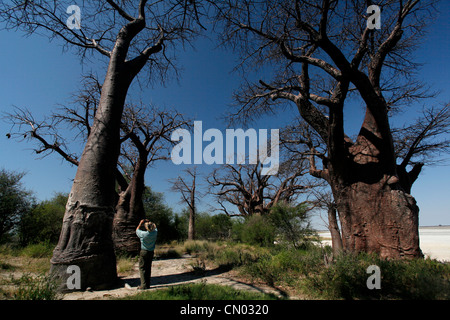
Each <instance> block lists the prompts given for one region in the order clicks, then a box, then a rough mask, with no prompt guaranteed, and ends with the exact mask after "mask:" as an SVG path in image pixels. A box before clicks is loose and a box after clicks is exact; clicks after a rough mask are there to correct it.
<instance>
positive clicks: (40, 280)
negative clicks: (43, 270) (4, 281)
mask: <svg viewBox="0 0 450 320" xmlns="http://www.w3.org/2000/svg"><path fill="white" fill-rule="evenodd" d="M12 283H13V284H14V285H16V286H18V289H17V290H16V292H15V293H14V294H13V299H14V300H55V299H58V298H59V294H58V291H57V289H58V285H57V283H56V282H55V281H54V280H53V279H52V278H51V277H50V276H47V275H38V276H31V275H29V274H24V275H22V277H20V278H19V279H12Z"/></svg>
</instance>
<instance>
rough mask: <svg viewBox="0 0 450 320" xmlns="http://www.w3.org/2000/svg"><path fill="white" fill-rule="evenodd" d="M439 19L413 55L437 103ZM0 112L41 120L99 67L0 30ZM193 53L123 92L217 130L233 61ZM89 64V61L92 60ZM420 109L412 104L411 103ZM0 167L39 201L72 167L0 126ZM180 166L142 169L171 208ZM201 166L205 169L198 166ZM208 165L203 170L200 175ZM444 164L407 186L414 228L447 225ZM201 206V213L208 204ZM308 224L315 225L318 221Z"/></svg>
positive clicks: (447, 38)
mask: <svg viewBox="0 0 450 320" xmlns="http://www.w3.org/2000/svg"><path fill="white" fill-rule="evenodd" d="M440 11H441V14H440V15H439V17H438V19H437V20H436V21H435V23H434V25H433V26H431V28H430V33H429V34H428V36H427V37H426V38H425V41H424V43H423V45H422V46H421V47H420V49H419V50H418V51H417V53H416V54H417V60H418V61H419V62H423V63H425V65H424V66H423V68H422V69H421V71H420V73H419V74H420V77H421V78H422V80H424V82H426V83H429V84H431V85H432V87H433V88H434V89H437V90H441V91H442V93H441V95H440V96H439V97H438V99H437V101H439V102H444V101H450V89H449V88H450V81H449V80H450V79H449V78H450V77H449V71H450V62H449V54H450V4H449V1H443V2H442V3H441V5H440ZM0 44H1V47H0V97H1V102H0V111H1V112H4V111H7V112H11V111H12V110H13V105H16V106H18V107H27V108H28V109H29V110H31V111H32V112H33V114H34V115H35V117H36V118H37V119H41V118H42V117H44V116H45V115H49V114H50V113H51V111H52V110H54V108H55V107H56V106H57V104H59V103H66V102H67V101H68V99H69V97H70V95H71V94H72V93H74V92H75V91H76V90H77V89H78V88H79V86H80V79H81V77H80V75H81V74H82V73H83V72H88V71H90V70H92V71H96V72H98V73H99V74H103V72H102V71H101V68H104V64H103V63H97V64H94V63H90V62H87V63H85V64H84V65H83V64H81V62H80V59H79V58H78V57H77V56H75V55H74V54H73V53H71V52H70V51H68V52H63V51H62V48H61V46H60V44H61V43H60V42H58V41H54V42H49V41H48V40H47V38H45V37H41V36H31V37H24V36H23V34H21V33H20V32H7V31H0ZM195 47H196V50H191V49H187V51H186V52H185V53H182V54H180V55H179V61H178V64H179V65H180V66H181V67H182V68H183V71H182V72H181V78H180V79H179V81H178V82H177V81H171V82H169V83H168V84H167V85H166V86H165V87H160V86H155V87H153V88H151V87H148V88H145V87H144V88H143V91H141V90H140V89H139V88H138V86H137V85H136V84H134V85H133V87H132V88H131V90H130V94H131V96H132V99H133V100H139V99H141V100H142V101H143V102H144V103H154V104H156V105H159V106H166V107H173V108H176V109H177V110H179V111H180V112H182V113H185V114H186V115H187V116H188V117H190V118H192V119H195V120H202V121H203V128H204V129H203V130H206V129H208V128H219V129H225V127H226V125H225V124H224V123H223V122H222V120H220V117H221V116H222V115H223V113H224V112H225V111H227V108H228V106H229V104H230V103H231V95H232V93H233V90H235V89H236V88H237V87H238V85H239V81H240V78H239V75H238V74H233V73H231V70H232V69H233V67H234V66H235V64H236V57H235V56H234V55H232V54H231V53H230V52H225V51H223V50H221V49H215V45H214V44H213V43H212V42H211V41H209V40H208V39H199V41H198V42H196V43H195ZM92 61H96V60H95V59H92ZM417 107H418V108H420V106H417ZM296 115H297V114H296V110H295V109H293V108H292V109H287V110H286V111H284V112H280V114H278V115H276V116H275V117H273V118H270V119H269V118H264V119H262V120H261V121H259V122H258V123H257V124H256V125H255V128H270V127H276V126H277V125H281V124H283V123H286V122H287V120H289V119H290V118H292V117H293V116H296ZM417 115H418V114H417V113H414V112H411V113H407V114H403V115H402V118H401V119H400V120H401V121H403V120H409V119H411V120H412V119H414V118H415V117H416V116H417ZM362 117H363V115H362V112H361V110H360V109H358V108H357V107H356V108H355V109H354V110H352V111H351V112H349V113H347V114H346V119H345V121H346V126H347V127H348V128H357V127H359V126H360V124H361V121H362ZM0 128H1V129H0V150H1V153H0V154H1V156H0V167H2V168H5V169H8V170H14V171H25V172H27V174H26V176H25V177H24V178H23V184H24V186H25V187H26V188H27V189H29V190H31V191H33V192H34V194H35V196H36V197H37V198H38V199H39V200H44V199H49V198H51V197H52V196H53V194H54V193H55V192H58V191H61V192H69V191H70V188H71V184H72V179H73V177H74V176H75V171H76V168H74V167H73V166H70V165H69V164H68V163H66V162H64V161H63V160H61V159H60V158H59V157H58V156H57V155H50V156H48V157H46V158H45V159H38V156H37V155H35V154H34V153H33V152H32V148H33V146H34V145H33V144H31V143H27V142H25V141H24V142H22V143H18V142H16V141H14V140H12V139H7V138H6V136H5V135H6V133H7V132H8V131H9V129H10V127H9V125H8V124H5V123H4V122H3V121H2V122H0ZM186 167H187V166H183V165H180V166H175V165H174V164H172V163H171V162H165V163H162V162H161V163H158V164H156V165H155V166H153V167H151V168H149V169H148V170H147V175H146V183H147V184H148V185H150V186H151V187H152V188H153V189H154V190H156V191H159V192H163V193H164V194H165V199H166V202H167V203H168V204H169V205H170V206H172V207H174V208H175V209H176V210H179V209H180V205H179V204H178V200H179V195H178V194H175V193H172V192H171V191H170V190H169V188H170V185H169V183H168V181H167V180H168V179H170V178H174V177H176V176H177V175H178V174H180V173H181V170H183V169H184V168H186ZM206 167H207V166H206ZM209 169H210V168H205V166H203V168H202V172H204V174H208V172H209ZM449 191H450V166H439V167H426V168H425V169H424V171H423V172H422V174H421V176H420V177H419V180H418V181H417V182H416V184H415V185H414V187H413V190H412V194H413V196H414V197H415V198H416V200H417V202H418V205H419V207H420V218H419V219H420V225H422V226H425V225H437V224H442V225H450V197H449ZM206 199H207V198H205V201H203V203H201V209H202V208H203V209H204V210H209V209H208V202H210V201H209V200H206ZM314 221H316V225H317V226H319V227H321V228H323V226H322V225H323V223H321V221H320V219H317V218H315V219H314Z"/></svg>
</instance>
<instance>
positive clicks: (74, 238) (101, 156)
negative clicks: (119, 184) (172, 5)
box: [51, 58, 130, 290]
mask: <svg viewBox="0 0 450 320" xmlns="http://www.w3.org/2000/svg"><path fill="white" fill-rule="evenodd" d="M118 69H119V67H118V63H117V61H116V59H113V58H112V59H111V61H110V64H109V67H108V72H107V75H106V78H105V82H104V84H103V87H102V94H101V98H100V103H99V107H98V110H97V113H96V116H95V120H94V124H93V126H92V129H91V134H90V135H89V138H88V141H87V143H86V146H85V148H84V151H83V154H82V156H81V159H80V162H79V165H78V169H77V173H76V176H75V179H74V182H73V185H72V190H71V192H70V194H69V199H68V202H67V205H66V212H65V214H64V220H63V226H62V230H61V235H60V239H59V242H58V245H57V246H56V248H55V250H54V252H53V257H52V259H51V264H52V267H51V274H52V275H53V276H55V277H56V278H59V279H60V280H61V290H65V289H67V287H66V286H65V285H66V281H67V278H68V277H70V276H71V274H68V273H67V268H68V266H70V265H76V266H78V267H79V268H80V277H81V288H80V289H85V288H86V287H91V288H93V289H99V288H106V287H111V286H112V285H113V284H114V283H115V282H116V280H117V272H116V258H115V253H114V245H113V240H112V223H113V217H114V212H115V210H114V206H115V190H114V187H115V170H116V165H117V158H118V156H119V149H120V121H121V116H122V112H123V105H124V102H125V97H126V94H127V90H128V87H129V85H130V79H129V77H126V76H124V75H123V74H121V73H120V72H119V71H118ZM77 289H78V288H77Z"/></svg>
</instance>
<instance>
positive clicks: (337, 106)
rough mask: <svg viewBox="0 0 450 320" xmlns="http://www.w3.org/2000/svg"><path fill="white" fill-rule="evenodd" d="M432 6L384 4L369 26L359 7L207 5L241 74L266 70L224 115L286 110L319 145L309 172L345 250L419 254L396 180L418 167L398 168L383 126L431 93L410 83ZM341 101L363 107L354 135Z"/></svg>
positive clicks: (406, 199)
mask: <svg viewBox="0 0 450 320" xmlns="http://www.w3.org/2000/svg"><path fill="white" fill-rule="evenodd" d="M435 3H436V1H431V0H430V1H415V0H408V1H401V0H399V1H395V0H392V1H386V2H384V3H383V6H382V7H381V21H382V23H381V26H380V29H374V28H372V26H371V24H369V23H367V19H368V15H367V13H366V12H367V6H368V4H367V2H366V1H350V2H349V1H333V0H322V1H300V0H296V1H292V0H286V1H276V2H275V1H245V2H244V1H217V2H216V4H217V7H218V10H217V20H218V24H220V25H222V26H223V29H222V31H221V33H220V36H221V39H222V42H223V44H224V45H226V46H229V47H231V48H233V49H235V50H236V51H237V52H238V53H240V54H241V63H240V65H239V66H240V67H242V68H243V69H244V72H245V73H244V74H251V73H250V71H261V70H260V69H261V68H262V67H263V66H267V67H269V68H270V70H271V72H270V74H271V76H270V78H269V79H260V80H259V81H257V82H254V80H248V81H246V82H244V84H243V85H242V88H241V89H240V90H239V91H238V92H237V93H236V95H235V97H236V100H237V104H238V106H239V108H238V111H237V112H236V113H235V114H234V115H233V117H234V118H237V117H240V118H241V119H244V120H248V119H249V118H254V117H255V115H260V114H267V113H270V112H277V109H279V108H282V107H283V105H284V106H286V105H293V106H295V108H296V109H297V112H298V113H299V114H300V116H301V117H302V118H303V119H304V121H305V122H306V123H307V124H308V125H309V126H310V127H311V128H312V130H314V131H315V132H316V133H317V134H318V135H319V136H320V137H321V139H322V141H323V142H324V143H325V145H326V153H327V157H326V159H325V160H326V161H324V162H323V163H322V166H321V167H319V166H314V167H312V168H311V174H313V175H314V176H316V177H320V178H322V179H324V180H326V181H327V182H328V184H329V185H330V187H331V190H332V193H333V198H334V200H335V202H336V209H337V211H338V214H339V221H340V223H341V227H342V229H341V231H342V245H343V249H344V250H346V251H351V252H362V251H363V252H370V253H378V254H379V255H380V256H381V257H383V258H416V257H422V252H421V250H420V247H419V232H418V227H419V208H418V206H417V203H416V200H415V199H414V197H413V196H412V195H411V194H410V193H409V190H408V188H407V185H408V183H406V182H405V181H403V180H404V179H405V177H408V176H410V177H411V176H413V174H412V173H413V172H411V171H410V170H417V167H416V166H413V168H412V169H410V167H408V170H409V171H408V170H407V171H406V173H407V174H405V172H401V170H400V168H399V167H398V166H397V153H396V150H395V147H394V139H393V131H392V129H391V124H390V121H389V120H390V118H391V117H392V114H393V112H394V111H396V110H400V109H401V107H406V106H409V105H411V104H413V103H414V102H417V100H418V99H420V98H429V97H430V94H429V93H428V92H427V90H425V89H426V88H425V86H424V85H423V84H421V83H419V81H418V80H417V78H416V77H414V76H415V74H416V71H417V69H418V65H417V64H416V63H414V61H413V60H412V58H413V55H412V52H413V49H414V48H415V47H416V45H417V43H418V42H419V41H420V38H421V36H422V35H423V34H424V28H425V26H426V25H427V23H428V21H430V17H431V15H432V13H433V9H434V7H433V6H434V5H435ZM255 69H256V70H255ZM266 77H268V76H267V75H266ZM350 98H352V99H353V100H352V102H353V103H354V101H358V102H360V103H361V104H362V105H363V106H364V111H365V115H364V119H363V121H362V123H361V125H360V130H359V133H358V134H357V136H356V137H355V138H353V139H352V138H350V136H349V135H347V134H346V132H345V127H344V109H345V108H344V106H347V105H349V104H350ZM410 173H411V174H410Z"/></svg>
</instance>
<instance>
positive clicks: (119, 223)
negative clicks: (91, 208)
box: [4, 75, 187, 255]
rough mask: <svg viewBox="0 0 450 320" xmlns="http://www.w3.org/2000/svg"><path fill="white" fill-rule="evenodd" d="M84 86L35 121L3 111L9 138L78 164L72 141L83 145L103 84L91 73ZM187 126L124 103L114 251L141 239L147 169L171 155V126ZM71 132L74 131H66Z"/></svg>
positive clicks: (130, 248)
mask: <svg viewBox="0 0 450 320" xmlns="http://www.w3.org/2000/svg"><path fill="white" fill-rule="evenodd" d="M82 84H83V88H82V89H81V90H80V91H79V92H78V93H76V94H74V96H73V98H72V99H71V100H72V101H70V106H65V105H61V106H60V107H59V108H58V110H57V111H56V112H53V113H52V114H51V115H50V116H47V117H45V118H44V119H43V120H37V119H35V117H34V116H33V114H32V113H31V112H30V111H29V110H27V109H24V108H15V111H14V112H13V113H5V116H4V119H5V121H6V122H8V123H10V124H11V129H10V132H9V133H8V137H9V138H14V139H15V140H16V141H23V140H26V141H29V142H34V143H35V144H36V145H37V147H36V148H35V149H34V152H35V153H36V154H38V155H40V157H42V158H44V157H46V156H48V155H50V154H52V153H55V154H58V155H59V156H60V157H62V159H64V160H65V161H67V162H68V163H70V164H72V165H75V166H78V164H79V157H80V155H79V154H78V153H77V152H74V150H73V149H72V148H74V145H73V143H72V144H71V143H70V140H74V142H75V143H77V144H79V145H82V144H83V142H84V143H85V142H86V140H87V139H88V137H89V134H90V133H91V130H92V123H93V121H94V115H95V112H96V109H97V106H98V103H99V98H100V92H101V87H102V86H101V84H100V83H99V82H98V80H97V78H96V77H95V76H93V75H88V76H85V77H84V79H83V82H82ZM184 126H186V127H187V121H185V120H184V119H183V116H182V115H181V114H179V113H178V112H176V111H174V110H160V109H159V108H157V107H155V106H144V105H139V106H138V105H136V104H127V106H126V107H125V111H124V115H123V116H122V123H121V138H120V141H121V152H120V156H119V161H118V163H117V169H116V172H115V178H116V182H117V189H116V204H115V211H116V213H115V215H114V221H113V241H114V247H115V250H116V253H118V252H120V253H125V254H127V255H136V254H138V253H139V250H140V240H139V239H138V237H137V236H136V233H135V230H136V225H137V224H139V221H140V220H141V219H143V218H144V216H145V213H144V207H143V203H142V196H143V193H144V188H145V182H144V176H145V172H146V169H147V168H148V167H149V166H150V165H152V164H154V163H155V162H156V161H158V160H168V159H169V156H168V154H169V147H170V146H171V145H172V144H173V142H172V141H171V140H170V136H169V134H170V133H171V132H172V130H175V129H177V128H180V127H184ZM67 128H69V129H71V130H70V131H75V132H74V133H73V134H72V137H71V136H70V134H69V132H68V131H67Z"/></svg>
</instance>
